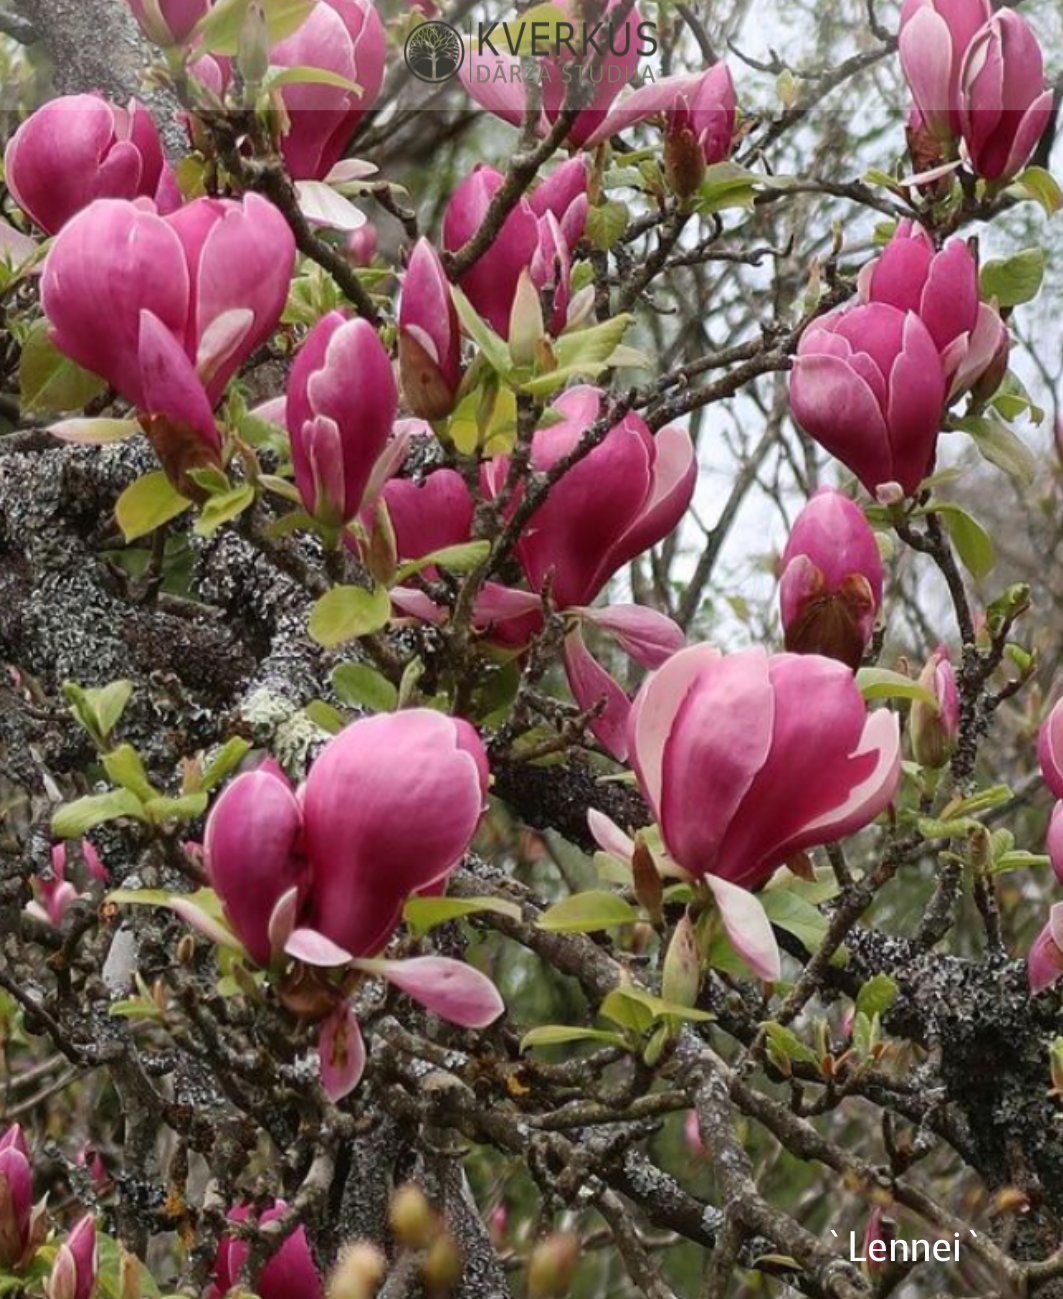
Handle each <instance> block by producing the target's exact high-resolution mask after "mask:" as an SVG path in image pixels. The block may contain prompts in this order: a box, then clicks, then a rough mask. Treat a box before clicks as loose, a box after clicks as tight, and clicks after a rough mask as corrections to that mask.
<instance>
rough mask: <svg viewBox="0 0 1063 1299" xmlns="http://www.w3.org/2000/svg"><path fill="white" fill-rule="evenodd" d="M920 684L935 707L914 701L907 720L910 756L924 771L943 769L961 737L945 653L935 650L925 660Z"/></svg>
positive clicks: (951, 674) (953, 682) (956, 700)
mask: <svg viewBox="0 0 1063 1299" xmlns="http://www.w3.org/2000/svg"><path fill="white" fill-rule="evenodd" d="M919 684H920V685H921V686H923V687H924V688H925V689H926V690H929V691H930V693H931V694H932V695H933V696H934V699H935V700H936V703H934V704H930V703H927V702H926V701H925V700H922V699H917V700H915V702H914V703H913V704H912V711H911V714H910V716H909V719H908V734H909V736H910V737H911V741H912V756H913V757H914V758H915V760H916V762H918V763H919V765H920V766H923V767H934V768H936V767H943V766H944V765H945V763H946V762H948V760H949V758H950V757H951V756H952V750H953V749H954V748H955V746H956V739H957V737H958V735H959V733H960V701H959V695H958V693H957V690H956V675H955V673H954V672H953V670H952V664H951V663H950V662H949V660H948V652H947V651H946V650H944V649H937V650H935V651H934V653H933V654H931V656H930V658H929V659H928V660H927V664H926V667H925V668H923V671H922V673H921V674H920V677H919Z"/></svg>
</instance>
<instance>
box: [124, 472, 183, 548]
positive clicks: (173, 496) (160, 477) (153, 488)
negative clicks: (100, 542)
mask: <svg viewBox="0 0 1063 1299" xmlns="http://www.w3.org/2000/svg"><path fill="white" fill-rule="evenodd" d="M191 505H192V502H191V501H190V500H188V498H187V497H185V496H182V495H181V494H180V492H178V491H177V489H176V488H175V487H174V486H173V484H172V483H171V482H170V480H169V479H168V478H167V477H166V475H165V474H164V473H163V471H162V470H161V469H156V470H155V471H154V472H153V473H150V474H145V475H144V477H143V478H138V479H137V480H136V482H135V483H130V484H129V486H128V487H127V488H126V489H125V491H124V492H123V493H122V495H121V496H119V498H118V502H117V504H116V505H115V507H114V514H115V518H116V519H117V520H118V526H119V527H120V528H121V529H122V533H123V535H124V537H125V539H126V541H136V539H137V537H146V536H147V534H148V533H149V532H154V531H155V529H156V528H161V527H162V525H163V524H164V523H169V521H170V520H171V519H176V518H177V516H178V515H179V514H183V513H184V512H185V510H187V509H190V508H191Z"/></svg>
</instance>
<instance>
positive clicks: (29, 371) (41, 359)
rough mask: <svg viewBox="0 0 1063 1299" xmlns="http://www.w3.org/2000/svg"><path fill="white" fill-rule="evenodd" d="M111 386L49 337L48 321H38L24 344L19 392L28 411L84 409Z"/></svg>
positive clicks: (42, 413) (45, 411) (54, 412)
mask: <svg viewBox="0 0 1063 1299" xmlns="http://www.w3.org/2000/svg"><path fill="white" fill-rule="evenodd" d="M106 389H107V384H106V382H105V381H104V380H103V379H101V378H100V377H99V376H98V375H95V374H90V373H89V372H88V370H83V369H82V368H81V366H79V365H75V364H74V362H73V361H71V360H69V358H67V357H66V356H64V355H63V353H62V352H60V351H59V349H58V348H57V347H56V345H55V344H54V343H53V342H52V340H51V339H50V338H49V337H48V325H47V322H46V321H44V320H40V321H37V322H36V323H35V324H34V326H33V327H32V329H31V330H30V332H29V334H28V335H27V337H26V341H25V343H24V344H23V346H22V357H21V360H20V362H19V396H20V398H21V402H22V409H23V411H24V413H25V414H27V415H54V414H57V413H58V412H60V411H67V410H82V409H84V407H85V406H87V405H88V404H89V402H90V401H92V399H93V398H94V397H98V396H99V395H100V393H101V392H105V391H106Z"/></svg>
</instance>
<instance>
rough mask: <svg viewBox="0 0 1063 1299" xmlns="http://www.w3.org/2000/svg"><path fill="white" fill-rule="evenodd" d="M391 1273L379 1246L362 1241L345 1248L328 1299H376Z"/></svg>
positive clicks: (329, 1288) (329, 1285)
mask: <svg viewBox="0 0 1063 1299" xmlns="http://www.w3.org/2000/svg"><path fill="white" fill-rule="evenodd" d="M386 1272H387V1260H386V1259H385V1257H384V1255H383V1254H382V1253H381V1251H380V1250H379V1249H377V1247H376V1246H375V1245H371V1244H369V1242H368V1241H359V1242H358V1243H357V1244H356V1245H351V1246H349V1247H348V1248H347V1249H345V1250H344V1251H343V1253H342V1254H341V1255H340V1257H339V1262H338V1263H337V1264H336V1269H335V1271H334V1272H333V1273H332V1277H331V1278H330V1280H329V1284H328V1299H373V1296H374V1295H375V1294H376V1292H377V1291H378V1290H379V1289H380V1283H381V1282H382V1281H383V1280H384V1275H385V1273H386Z"/></svg>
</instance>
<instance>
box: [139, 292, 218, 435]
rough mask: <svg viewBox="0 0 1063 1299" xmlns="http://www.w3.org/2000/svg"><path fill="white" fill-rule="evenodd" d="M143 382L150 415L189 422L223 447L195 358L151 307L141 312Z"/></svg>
mask: <svg viewBox="0 0 1063 1299" xmlns="http://www.w3.org/2000/svg"><path fill="white" fill-rule="evenodd" d="M137 358H138V361H139V363H140V381H141V384H142V398H141V405H142V409H144V410H146V411H147V412H148V414H149V415H163V416H166V417H168V418H169V419H173V420H177V421H179V422H180V423H182V424H187V425H188V427H189V428H193V429H195V430H196V432H197V433H199V434H200V435H201V436H202V438H203V440H204V442H206V443H207V445H208V446H211V447H214V448H220V446H221V438H220V437H219V435H218V429H217V426H216V425H215V423H214V414H213V412H212V411H211V408H210V402H209V401H208V399H207V394H206V392H205V391H204V389H203V385H202V383H200V381H199V376H198V375H197V374H196V372H195V369H194V368H193V365H192V362H191V361H190V360H189V359H188V357H187V356H186V355H185V353H184V350H183V349H182V347H181V345H180V344H179V343H178V341H177V339H176V338H174V336H173V334H172V333H170V331H169V330H168V329H167V328H166V327H165V325H163V323H162V321H161V320H159V318H158V316H156V315H155V314H154V313H153V312H151V311H142V312H141V314H140V346H139V348H138V351H137Z"/></svg>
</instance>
